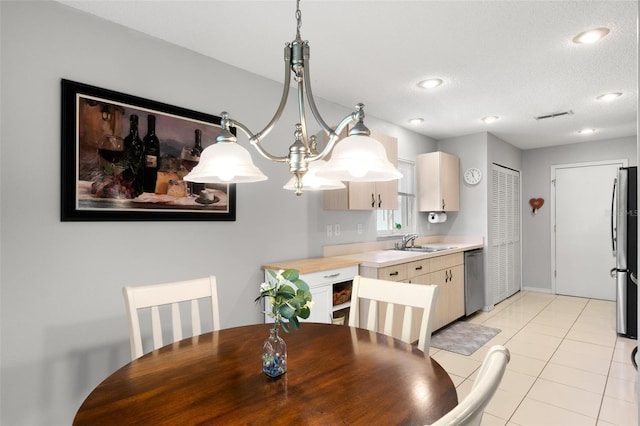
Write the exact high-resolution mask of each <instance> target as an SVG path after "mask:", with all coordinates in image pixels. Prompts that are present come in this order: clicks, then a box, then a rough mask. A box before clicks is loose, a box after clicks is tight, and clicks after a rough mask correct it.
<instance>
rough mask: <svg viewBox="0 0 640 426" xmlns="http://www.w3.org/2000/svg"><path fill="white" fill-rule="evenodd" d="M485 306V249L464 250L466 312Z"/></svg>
mask: <svg viewBox="0 0 640 426" xmlns="http://www.w3.org/2000/svg"><path fill="white" fill-rule="evenodd" d="M483 307H484V250H483V249H476V250H469V251H465V252H464V314H465V315H466V316H469V315H471V314H472V313H474V312H476V311H479V310H480V309H482V308H483Z"/></svg>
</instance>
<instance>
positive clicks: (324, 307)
mask: <svg viewBox="0 0 640 426" xmlns="http://www.w3.org/2000/svg"><path fill="white" fill-rule="evenodd" d="M275 265H278V264H274V265H265V266H263V269H265V280H267V276H268V274H269V272H268V270H269V269H273V270H279V269H289V268H294V269H298V268H296V267H295V266H292V265H291V264H290V263H287V264H286V266H284V265H285V264H282V265H283V267H278V266H275ZM269 266H275V267H273V268H271V267H269ZM357 274H358V265H357V264H354V265H348V266H343V267H336V268H329V269H322V270H318V271H313V272H306V273H305V272H302V271H301V273H300V279H301V280H303V281H304V282H306V283H307V284H308V285H309V290H310V292H311V298H312V300H313V307H312V308H311V315H310V316H309V318H308V319H306V320H301V321H308V322H320V323H327V324H330V323H331V319H332V318H333V315H334V312H337V311H345V310H346V309H348V308H349V306H350V298H349V300H347V301H345V302H344V303H340V304H336V305H334V303H333V301H334V293H338V292H348V294H349V295H350V288H351V287H350V286H351V282H352V281H353V277H355V276H356V275H357ZM341 294H344V293H341ZM268 303H269V302H268V301H266V300H265V305H264V306H265V311H266V310H268V309H270V306H269V305H268ZM265 322H273V319H272V318H271V317H269V316H268V315H267V314H266V313H265Z"/></svg>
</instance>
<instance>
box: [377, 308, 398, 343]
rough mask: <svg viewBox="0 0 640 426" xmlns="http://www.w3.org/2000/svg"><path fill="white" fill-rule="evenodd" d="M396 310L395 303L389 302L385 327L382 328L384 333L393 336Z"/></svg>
mask: <svg viewBox="0 0 640 426" xmlns="http://www.w3.org/2000/svg"><path fill="white" fill-rule="evenodd" d="M376 303H377V302H376ZM394 311H395V305H394V304H393V303H389V304H388V305H387V311H386V313H385V317H384V328H383V329H382V332H383V333H384V334H387V335H389V336H391V335H392V334H393V313H394ZM378 312H379V311H378Z"/></svg>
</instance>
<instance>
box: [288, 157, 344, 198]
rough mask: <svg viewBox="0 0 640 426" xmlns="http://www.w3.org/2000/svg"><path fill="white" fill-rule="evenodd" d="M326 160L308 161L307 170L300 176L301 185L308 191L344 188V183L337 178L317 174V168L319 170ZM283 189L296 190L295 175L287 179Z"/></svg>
mask: <svg viewBox="0 0 640 426" xmlns="http://www.w3.org/2000/svg"><path fill="white" fill-rule="evenodd" d="M326 164H327V162H326V161H324V160H316V161H314V162H312V163H309V166H308V168H309V170H308V171H307V173H306V174H305V175H304V176H303V177H302V187H303V189H305V190H308V191H326V190H329V189H341V188H344V183H342V182H340V181H339V180H337V179H327V178H323V177H320V176H318V175H317V172H318V170H321V169H322V168H323V167H324V166H326ZM283 188H284V189H288V190H291V191H295V190H296V178H295V176H294V177H292V178H291V179H289V182H287V184H286V185H285V186H283Z"/></svg>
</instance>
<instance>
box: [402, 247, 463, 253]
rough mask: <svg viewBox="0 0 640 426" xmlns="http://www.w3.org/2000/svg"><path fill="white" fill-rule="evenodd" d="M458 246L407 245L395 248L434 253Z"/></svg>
mask: <svg viewBox="0 0 640 426" xmlns="http://www.w3.org/2000/svg"><path fill="white" fill-rule="evenodd" d="M454 248H456V247H452V246H413V247H406V248H396V249H394V250H400V251H419V252H423V253H434V252H437V251H443V250H453V249H454Z"/></svg>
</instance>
